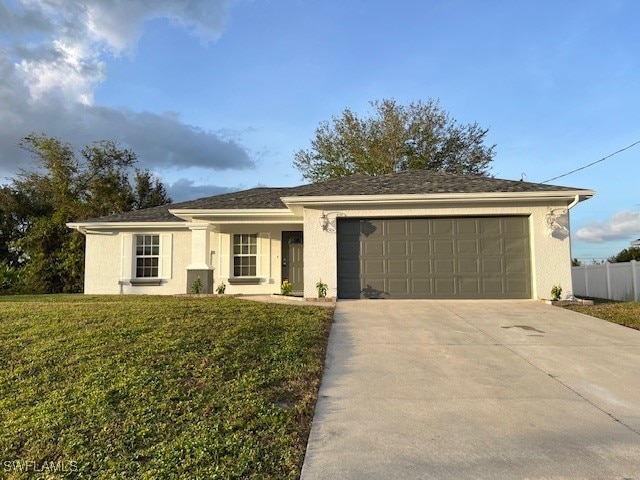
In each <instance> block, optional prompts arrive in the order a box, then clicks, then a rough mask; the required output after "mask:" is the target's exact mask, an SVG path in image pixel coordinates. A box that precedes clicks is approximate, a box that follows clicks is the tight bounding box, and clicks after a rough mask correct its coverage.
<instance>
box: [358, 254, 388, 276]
mask: <svg viewBox="0 0 640 480" xmlns="http://www.w3.org/2000/svg"><path fill="white" fill-rule="evenodd" d="M384 262H385V260H384V259H383V258H379V259H376V260H373V259H368V260H363V261H362V273H364V274H365V275H384V274H385V273H386V271H385V268H384Z"/></svg>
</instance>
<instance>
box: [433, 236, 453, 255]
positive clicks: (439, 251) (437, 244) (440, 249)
mask: <svg viewBox="0 0 640 480" xmlns="http://www.w3.org/2000/svg"><path fill="white" fill-rule="evenodd" d="M453 243H454V241H453V239H451V240H434V241H433V249H432V251H433V253H434V255H452V254H453Z"/></svg>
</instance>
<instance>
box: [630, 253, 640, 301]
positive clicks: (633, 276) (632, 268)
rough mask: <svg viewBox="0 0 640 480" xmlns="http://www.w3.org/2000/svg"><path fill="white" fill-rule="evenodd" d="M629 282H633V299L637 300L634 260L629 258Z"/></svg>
mask: <svg viewBox="0 0 640 480" xmlns="http://www.w3.org/2000/svg"><path fill="white" fill-rule="evenodd" d="M631 283H632V284H633V301H634V302H638V301H640V298H639V297H638V279H637V277H636V261H635V260H631Z"/></svg>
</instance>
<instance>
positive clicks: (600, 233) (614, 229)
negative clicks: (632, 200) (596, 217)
mask: <svg viewBox="0 0 640 480" xmlns="http://www.w3.org/2000/svg"><path fill="white" fill-rule="evenodd" d="M638 237H640V212H631V211H628V210H623V211H621V212H618V213H614V214H613V215H612V216H611V218H609V219H607V220H605V221H604V222H589V223H587V225H586V226H584V227H583V228H581V229H579V230H578V231H576V233H575V239H576V240H581V241H583V242H592V243H603V242H607V241H610V240H626V239H631V238H638Z"/></svg>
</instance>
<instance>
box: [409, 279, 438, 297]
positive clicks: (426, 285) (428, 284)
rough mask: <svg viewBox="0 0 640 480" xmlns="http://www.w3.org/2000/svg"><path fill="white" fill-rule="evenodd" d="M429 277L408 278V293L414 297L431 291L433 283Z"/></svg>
mask: <svg viewBox="0 0 640 480" xmlns="http://www.w3.org/2000/svg"><path fill="white" fill-rule="evenodd" d="M432 281H433V280H432V279H431V278H410V279H409V284H410V286H411V289H410V293H411V295H413V296H414V297H421V296H423V295H425V294H426V295H428V294H432V293H433V285H432Z"/></svg>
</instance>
